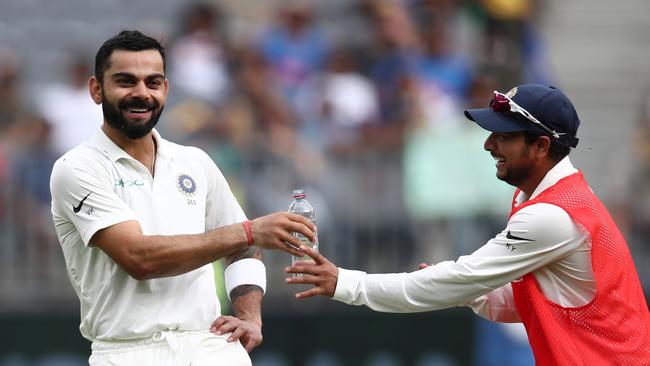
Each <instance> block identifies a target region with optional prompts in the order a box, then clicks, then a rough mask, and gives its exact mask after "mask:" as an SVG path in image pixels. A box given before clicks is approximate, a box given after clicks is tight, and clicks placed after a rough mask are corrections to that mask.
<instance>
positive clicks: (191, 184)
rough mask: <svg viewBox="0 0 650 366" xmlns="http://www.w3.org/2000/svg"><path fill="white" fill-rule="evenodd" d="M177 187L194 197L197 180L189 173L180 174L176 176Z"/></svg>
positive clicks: (184, 193)
mask: <svg viewBox="0 0 650 366" xmlns="http://www.w3.org/2000/svg"><path fill="white" fill-rule="evenodd" d="M176 188H178V190H179V191H180V192H181V193H182V194H183V195H185V196H187V197H192V196H194V195H195V194H196V182H195V181H194V178H192V177H190V176H189V175H187V174H180V175H179V176H178V177H177V178H176Z"/></svg>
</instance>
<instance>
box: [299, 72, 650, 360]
mask: <svg viewBox="0 0 650 366" xmlns="http://www.w3.org/2000/svg"><path fill="white" fill-rule="evenodd" d="M465 116H466V117H467V118H469V119H470V120H472V121H474V122H476V123H477V124H478V125H479V126H481V127H483V128H484V129H486V130H488V131H490V132H491V134H490V135H489V137H488V138H487V140H486V141H485V144H484V148H485V150H487V151H488V152H489V153H490V154H491V155H492V157H494V159H495V161H496V175H497V178H499V179H501V180H503V181H505V182H507V183H509V184H511V185H513V186H515V187H517V190H516V192H515V195H514V199H513V202H512V211H511V214H510V217H509V220H508V223H507V225H506V227H505V229H503V231H501V233H499V234H497V235H496V236H495V237H494V238H492V239H490V240H489V241H488V242H487V243H486V244H485V245H483V246H482V247H481V248H479V249H478V250H476V251H475V252H474V253H471V254H469V255H466V256H461V257H460V258H458V260H456V261H446V262H441V263H438V264H435V265H427V264H421V265H420V270H418V271H415V272H410V273H390V274H367V273H365V272H361V271H352V270H346V269H343V268H337V267H336V266H335V265H334V264H333V263H331V262H330V261H328V260H327V259H326V258H324V257H323V256H322V255H320V254H319V253H317V252H315V251H313V250H311V248H304V247H303V250H304V251H305V252H306V253H307V254H308V255H310V256H311V257H312V258H313V259H314V262H307V261H305V262H298V263H296V264H294V265H293V266H292V267H288V268H287V269H286V271H287V272H288V273H302V274H304V275H303V276H302V277H289V278H287V282H288V283H291V284H311V285H314V287H313V288H311V289H309V290H306V291H303V292H300V293H298V294H297V295H296V297H298V298H300V299H304V298H309V297H312V296H316V295H324V296H328V297H332V298H334V299H335V300H338V301H342V302H345V303H347V304H351V305H366V306H368V307H370V308H371V309H374V310H377V311H387V312H421V311H430V310H438V309H444V308H449V307H453V306H469V307H471V308H472V309H473V310H474V311H475V312H476V313H478V314H479V315H481V316H483V317H486V318H488V319H490V320H493V321H498V322H521V323H523V324H524V326H525V328H526V331H527V333H528V340H529V342H530V345H531V348H532V350H533V354H534V356H535V363H536V365H539V366H557V365H566V366H578V365H583V366H584V365H621V366H623V365H650V314H649V313H648V306H647V303H646V300H645V297H644V294H643V292H642V290H641V285H640V282H639V278H638V275H637V273H636V269H635V267H634V263H633V262H632V258H631V256H630V253H629V250H628V248H627V244H626V242H625V239H624V238H623V236H622V235H621V233H620V231H619V230H618V228H617V227H616V224H615V223H614V220H613V219H612V218H611V217H610V215H609V213H608V212H607V209H606V208H605V206H604V205H603V204H602V203H601V202H600V200H599V199H598V197H596V195H595V194H594V193H593V191H592V190H591V188H590V187H589V185H588V184H587V182H586V181H585V179H584V177H583V175H582V172H580V171H579V170H577V169H576V168H575V167H574V166H573V164H572V163H571V161H570V160H569V157H568V154H569V152H570V151H571V149H572V148H575V147H576V146H577V144H578V138H577V137H576V134H577V132H578V125H579V124H580V120H579V119H578V114H577V113H576V111H575V109H574V107H573V104H572V103H571V101H570V100H569V98H567V97H566V95H564V93H562V92H561V91H560V90H559V89H557V88H554V87H550V86H545V85H538V84H526V85H521V86H518V87H515V88H513V89H511V90H510V91H509V92H508V93H505V94H503V93H499V92H497V91H495V92H494V96H493V97H492V100H491V101H490V106H489V108H482V109H472V110H468V111H465Z"/></svg>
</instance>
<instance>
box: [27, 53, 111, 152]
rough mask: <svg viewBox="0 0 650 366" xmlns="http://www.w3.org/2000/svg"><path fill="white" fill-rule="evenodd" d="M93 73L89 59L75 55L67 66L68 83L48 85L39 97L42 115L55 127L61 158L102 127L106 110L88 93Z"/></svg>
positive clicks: (55, 139) (56, 141)
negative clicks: (103, 112)
mask: <svg viewBox="0 0 650 366" xmlns="http://www.w3.org/2000/svg"><path fill="white" fill-rule="evenodd" d="M92 73H93V71H92V70H91V67H90V64H89V60H88V58H87V57H85V56H83V55H81V54H75V55H73V56H72V58H71V59H70V60H69V61H68V64H67V66H66V74H65V76H66V80H65V81H64V82H62V83H57V84H51V85H46V86H45V87H44V88H43V90H42V91H41V92H40V93H39V94H37V95H36V103H37V107H38V110H39V112H40V114H42V115H43V116H44V117H45V118H46V119H47V120H48V121H49V122H50V123H51V127H52V131H51V135H52V144H53V148H54V150H55V151H56V152H57V153H59V154H62V153H64V152H66V151H68V150H70V149H71V148H73V147H75V146H77V145H79V144H80V143H81V142H83V141H85V140H87V139H89V138H90V137H92V136H93V135H94V134H95V132H96V131H97V128H99V126H100V125H101V123H102V120H103V118H104V117H103V115H102V109H101V107H100V106H99V105H97V104H95V103H94V102H93V100H92V99H91V98H90V92H89V91H88V79H89V78H90V76H91V75H92Z"/></svg>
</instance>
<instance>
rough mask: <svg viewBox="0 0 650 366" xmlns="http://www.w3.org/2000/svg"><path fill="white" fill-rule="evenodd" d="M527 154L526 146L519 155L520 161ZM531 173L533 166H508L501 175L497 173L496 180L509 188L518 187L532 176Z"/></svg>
mask: <svg viewBox="0 0 650 366" xmlns="http://www.w3.org/2000/svg"><path fill="white" fill-rule="evenodd" d="M528 152H529V149H528V146H526V147H525V148H524V150H523V151H522V153H521V159H522V160H523V159H524V158H525V157H526V156H527V155H528ZM532 171H533V166H532V165H531V164H525V165H519V166H510V167H508V168H507V169H506V170H505V171H504V172H503V174H499V173H498V172H497V178H499V179H500V180H502V181H504V182H506V183H508V184H510V185H511V186H515V187H519V185H520V184H521V183H522V182H524V181H526V180H527V179H528V178H529V177H530V176H531V175H532Z"/></svg>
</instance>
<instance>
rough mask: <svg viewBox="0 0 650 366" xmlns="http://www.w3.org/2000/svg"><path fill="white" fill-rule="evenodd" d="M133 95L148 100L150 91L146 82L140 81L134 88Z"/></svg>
mask: <svg viewBox="0 0 650 366" xmlns="http://www.w3.org/2000/svg"><path fill="white" fill-rule="evenodd" d="M131 95H132V96H134V97H139V98H142V99H148V97H149V89H147V85H145V83H144V81H140V82H138V83H136V84H135V85H134V86H133V89H132V90H131Z"/></svg>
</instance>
